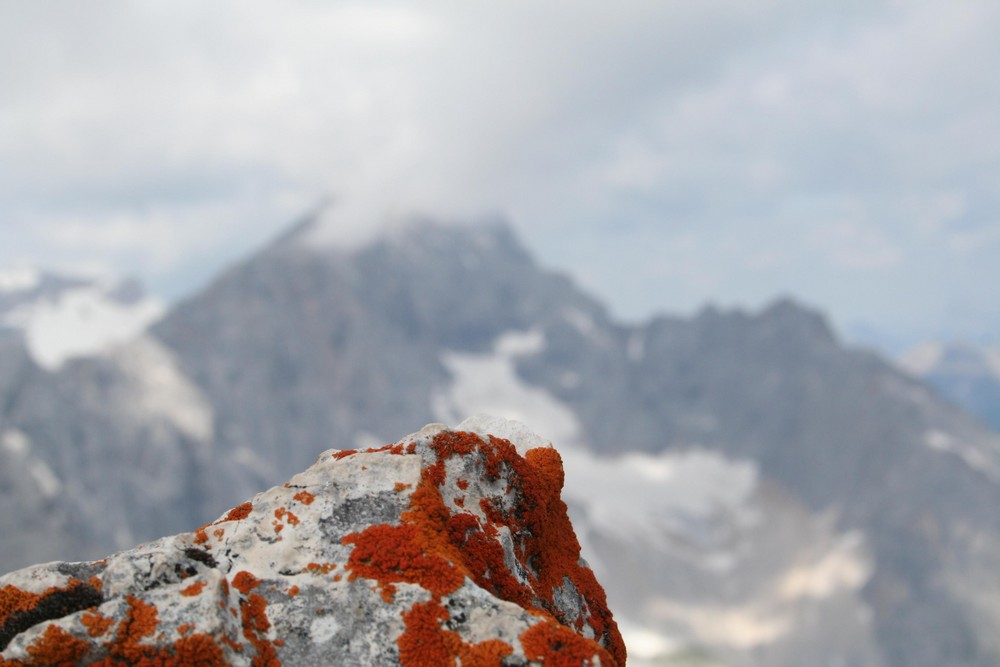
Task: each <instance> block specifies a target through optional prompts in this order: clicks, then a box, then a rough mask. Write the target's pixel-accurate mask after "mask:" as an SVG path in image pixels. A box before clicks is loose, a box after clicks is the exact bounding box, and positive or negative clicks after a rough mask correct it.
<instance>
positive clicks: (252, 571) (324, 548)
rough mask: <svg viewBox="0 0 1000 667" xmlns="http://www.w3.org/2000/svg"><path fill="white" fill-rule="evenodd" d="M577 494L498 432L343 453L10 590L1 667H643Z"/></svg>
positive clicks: (497, 424)
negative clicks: (153, 536) (596, 571)
mask: <svg viewBox="0 0 1000 667" xmlns="http://www.w3.org/2000/svg"><path fill="white" fill-rule="evenodd" d="M562 483H563V471H562V463H561V460H560V457H559V454H558V453H557V452H556V451H555V450H554V449H552V448H551V447H550V446H549V445H548V444H547V443H546V442H544V441H543V440H542V439H541V438H539V437H538V436H536V435H534V434H533V433H531V432H529V431H528V430H527V429H526V428H525V427H523V426H522V425H520V424H518V423H516V422H508V421H503V420H496V419H490V418H483V417H481V418H474V419H471V420H467V421H466V422H464V423H463V424H461V425H460V426H459V427H458V428H457V429H456V430H448V429H446V428H444V427H443V426H441V425H431V426H427V427H425V428H424V429H422V430H421V431H419V432H418V433H415V434H413V435H410V436H407V437H406V438H403V439H402V440H400V441H399V442H397V443H395V444H392V445H386V446H384V447H377V448H371V449H367V450H345V451H339V450H330V451H327V452H324V453H323V454H322V455H321V456H320V458H319V460H318V461H317V462H316V464H314V465H313V466H312V467H310V468H309V469H307V470H306V471H305V472H303V473H300V474H298V475H296V476H294V477H293V478H292V479H291V480H289V481H288V482H287V483H285V484H284V485H283V486H278V487H275V488H272V489H270V490H268V491H265V492H263V493H260V494H258V495H257V496H255V497H254V498H253V499H252V500H250V501H249V502H246V503H243V504H242V505H239V506H237V507H235V508H233V509H232V510H230V511H229V512H227V513H226V514H225V515H224V516H222V517H221V518H220V519H219V520H217V521H215V522H214V523H211V524H208V525H205V526H202V527H201V528H199V529H197V530H195V531H194V532H191V533H186V534H181V535H176V536H173V537H167V538H162V539H160V540H156V541H154V542H151V543H149V544H145V545H142V546H140V547H137V548H135V549H132V550H130V551H125V552H122V553H119V554H116V555H113V556H110V557H108V558H107V559H105V560H102V561H97V562H92V563H49V564H45V565H38V566H34V567H29V568H26V569H24V570H20V571H17V572H13V573H11V574H8V575H6V576H4V577H0V650H2V652H0V667H14V666H21V665H76V664H83V665H93V664H98V665H137V664H150V665H153V664H155V665H163V666H167V665H253V666H254V667H256V666H267V667H273V666H275V665H280V664H288V665H325V664H336V665H387V664H401V665H426V666H431V665H433V666H438V665H455V664H461V665H463V666H468V665H482V666H485V665H505V666H510V665H529V664H543V663H544V664H546V665H557V666H558V665H566V666H570V665H573V666H576V665H605V666H606V665H624V664H625V649H624V645H623V644H622V640H621V636H620V634H619V632H618V628H617V626H616V624H615V622H614V620H613V618H612V616H611V613H610V611H609V610H608V608H607V605H606V602H605V596H604V591H603V589H602V588H601V586H600V585H599V584H598V583H597V581H596V579H595V578H594V575H593V573H592V572H591V571H590V569H589V568H588V567H587V565H586V563H585V562H584V561H582V560H581V558H580V548H579V544H578V543H577V539H576V536H575V534H574V532H573V528H572V526H571V524H570V522H569V519H568V516H567V512H566V505H565V504H564V503H563V502H562V500H561V499H560V491H561V488H562Z"/></svg>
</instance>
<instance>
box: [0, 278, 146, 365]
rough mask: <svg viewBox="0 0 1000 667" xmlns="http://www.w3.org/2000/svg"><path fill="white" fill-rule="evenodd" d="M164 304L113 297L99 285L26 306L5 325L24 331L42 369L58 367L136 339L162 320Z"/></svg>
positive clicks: (7, 320) (15, 311)
mask: <svg viewBox="0 0 1000 667" xmlns="http://www.w3.org/2000/svg"><path fill="white" fill-rule="evenodd" d="M164 310H165V308H164V305H163V303H162V302H160V301H159V300H156V299H152V298H146V299H143V300H141V301H138V302H136V303H122V302H119V301H116V300H114V299H111V298H109V297H108V295H107V290H106V289H105V288H102V287H100V286H87V287H79V288H75V289H70V290H66V291H65V292H63V293H61V294H59V295H58V296H57V297H55V298H54V299H42V300H39V301H36V302H32V303H27V304H22V305H20V306H18V307H16V308H14V309H13V310H11V311H10V312H9V313H8V314H7V316H6V318H4V322H3V323H4V324H6V325H7V326H12V327H15V328H18V329H21V330H23V331H24V333H25V339H26V342H27V346H28V350H29V351H30V353H31V356H32V357H33V358H34V359H35V361H36V362H37V363H38V365H40V366H41V367H43V368H45V369H47V370H50V371H52V370H57V369H58V368H59V367H60V366H62V365H63V364H64V363H65V362H66V361H68V360H69V359H73V358H76V357H83V356H92V355H95V354H98V353H101V352H105V351H107V350H109V349H111V348H113V347H114V346H116V345H120V344H122V343H125V342H127V341H129V340H132V339H134V338H135V337H136V336H138V335H139V334H141V333H142V332H143V331H145V330H146V328H147V327H149V325H150V324H152V323H153V322H155V321H156V320H157V319H159V318H160V317H161V316H162V315H163V312H164Z"/></svg>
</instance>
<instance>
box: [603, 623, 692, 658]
mask: <svg viewBox="0 0 1000 667" xmlns="http://www.w3.org/2000/svg"><path fill="white" fill-rule="evenodd" d="M618 630H619V631H620V632H621V633H622V639H624V640H625V647H626V648H627V649H628V659H629V663H632V662H633V661H634V660H636V659H638V660H652V659H653V658H659V657H661V656H662V657H665V656H667V655H669V654H671V653H674V652H676V651H678V650H680V649H681V648H682V644H681V642H679V641H678V640H676V639H674V638H672V637H668V636H667V635H664V634H663V633H661V632H657V631H655V630H651V629H649V628H645V627H642V626H639V625H633V624H632V623H629V622H628V621H624V620H622V621H619V622H618Z"/></svg>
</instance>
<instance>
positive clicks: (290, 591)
mask: <svg viewBox="0 0 1000 667" xmlns="http://www.w3.org/2000/svg"><path fill="white" fill-rule="evenodd" d="M298 594H299V587H298V586H292V587H291V588H289V589H288V595H289V597H295V596H296V595H298Z"/></svg>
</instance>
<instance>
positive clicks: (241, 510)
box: [216, 502, 253, 523]
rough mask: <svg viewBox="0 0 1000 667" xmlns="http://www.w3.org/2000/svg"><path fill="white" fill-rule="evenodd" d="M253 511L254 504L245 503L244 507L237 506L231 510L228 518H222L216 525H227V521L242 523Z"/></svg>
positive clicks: (227, 515)
mask: <svg viewBox="0 0 1000 667" xmlns="http://www.w3.org/2000/svg"><path fill="white" fill-rule="evenodd" d="M252 511H253V503H249V502H247V503H243V504H242V505H237V506H236V507H234V508H233V509H231V510H229V512H228V513H227V514H226V516H224V517H222V518H221V519H219V520H218V521H216V523H225V522H226V521H241V520H243V519H245V518H247V517H248V516H250V512H252Z"/></svg>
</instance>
